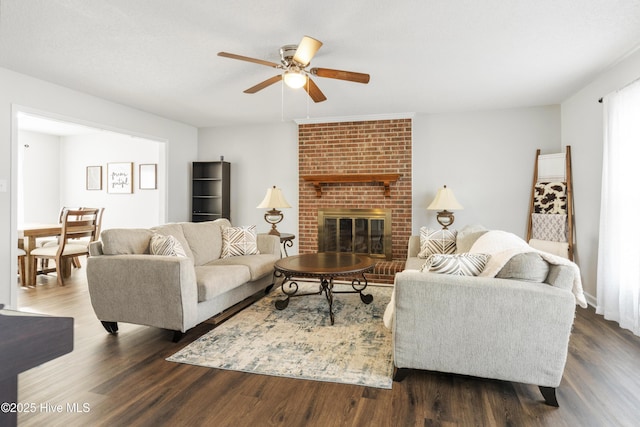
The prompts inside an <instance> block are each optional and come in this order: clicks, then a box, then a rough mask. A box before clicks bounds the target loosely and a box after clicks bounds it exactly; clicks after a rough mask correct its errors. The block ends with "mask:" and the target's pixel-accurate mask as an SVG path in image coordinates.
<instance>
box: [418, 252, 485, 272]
mask: <svg viewBox="0 0 640 427" xmlns="http://www.w3.org/2000/svg"><path fill="white" fill-rule="evenodd" d="M489 257H490V255H488V254H469V253H464V254H434V255H431V256H429V258H427V260H426V261H425V263H424V264H423V265H422V269H421V270H420V271H422V272H431V273H439V274H453V275H457V276H477V275H478V274H480V273H482V270H484V267H485V266H486V265H487V261H489Z"/></svg>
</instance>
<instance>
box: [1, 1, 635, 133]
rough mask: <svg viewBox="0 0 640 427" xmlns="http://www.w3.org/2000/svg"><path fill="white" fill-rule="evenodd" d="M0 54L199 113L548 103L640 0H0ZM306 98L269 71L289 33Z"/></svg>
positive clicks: (57, 77)
mask: <svg viewBox="0 0 640 427" xmlns="http://www.w3.org/2000/svg"><path fill="white" fill-rule="evenodd" d="M0 13H1V15H0V67H4V68H8V69H11V70H14V71H17V72H20V73H24V74H27V75H31V76H34V77H37V78H40V79H43V80H47V81H50V82H53V83H56V84H59V85H62V86H66V87H69V88H73V89H77V90H79V91H82V92H86V93H89V94H93V95H95V96H98V97H101V98H105V99H109V100H112V101H115V102H118V103H122V104H126V105H130V106H132V107H135V108H138V109H140V110H144V111H149V112H152V113H155V114H158V115H160V116H164V117H168V118H172V119H175V120H178V121H181V122H184V123H188V124H191V125H194V126H198V127H205V126H217V125H225V124H240V123H266V122H278V121H280V120H282V119H285V120H288V119H291V118H302V117H307V116H310V117H313V118H316V117H337V116H356V115H376V114H389V113H403V112H422V113H438V112H451V111H469V110H478V109H494V108H511V107H525V106H534V105H547V104H557V103H559V102H561V101H563V100H564V99H565V98H566V97H567V96H569V95H571V94H572V93H573V92H575V91H576V90H577V89H579V88H581V87H582V86H584V85H585V84H587V83H588V82H589V81H590V80H591V79H593V78H594V77H595V76H596V75H597V74H598V73H600V72H602V71H603V70H605V69H606V68H607V67H608V66H610V65H611V64H613V63H614V62H615V61H617V60H619V59H620V58H621V57H623V56H624V55H625V54H628V53H629V52H631V51H633V50H634V49H636V48H637V47H638V45H639V43H640V1H638V0H538V1H530V0H449V1H447V0H415V1H410V0H395V1H389V0H386V1H380V0H339V1H336V0H322V1H313V2H312V1H306V0H282V1H259V0H234V1H222V0H217V1H202V0H180V1H177V0H136V1H131V0H0ZM304 35H309V36H312V37H314V38H317V39H319V40H321V41H322V42H323V43H324V46H323V47H322V48H321V49H320V50H319V51H318V53H317V55H316V56H315V58H314V59H313V60H312V66H316V67H325V68H337V69H343V70H349V71H358V72H366V73H369V74H370V75H371V82H370V83H369V84H368V85H362V84H357V83H349V82H344V81H340V80H332V79H327V78H315V81H316V83H317V84H318V86H319V87H320V88H321V90H322V91H323V92H324V93H325V95H326V96H327V98H328V99H327V101H325V102H323V103H319V104H314V103H313V102H307V96H306V94H305V93H304V92H303V91H301V90H298V91H294V90H292V89H288V88H282V86H281V85H280V84H275V85H273V86H270V87H268V88H266V89H264V90H263V91H261V92H258V93H257V94H254V95H248V94H244V93H242V91H243V90H245V89H247V88H249V87H251V86H253V85H254V84H256V83H258V82H260V81H262V80H265V79H267V78H269V77H271V76H273V75H274V74H276V72H275V71H276V70H273V69H272V68H269V67H265V66H261V65H258V64H253V63H248V62H242V61H235V60H231V59H227V58H222V57H218V56H216V53H217V52H219V51H227V52H233V53H237V54H240V55H245V56H250V57H255V58H260V59H265V60H268V61H273V62H279V56H278V49H279V48H280V46H282V45H284V44H297V43H298V42H299V41H300V39H301V38H302V36H304Z"/></svg>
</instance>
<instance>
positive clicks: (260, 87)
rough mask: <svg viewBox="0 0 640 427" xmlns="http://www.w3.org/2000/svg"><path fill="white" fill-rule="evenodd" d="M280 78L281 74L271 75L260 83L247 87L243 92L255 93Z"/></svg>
mask: <svg viewBox="0 0 640 427" xmlns="http://www.w3.org/2000/svg"><path fill="white" fill-rule="evenodd" d="M280 80H282V74H278V75H277V76H273V77H271V78H270V79H267V80H265V81H263V82H261V83H258V84H257V85H255V86H252V87H250V88H249V89H247V90H245V91H244V93H256V92H258V91H259V90H262V89H264V88H265V87H268V86H271V85H272V84H274V83H277V82H279V81H280Z"/></svg>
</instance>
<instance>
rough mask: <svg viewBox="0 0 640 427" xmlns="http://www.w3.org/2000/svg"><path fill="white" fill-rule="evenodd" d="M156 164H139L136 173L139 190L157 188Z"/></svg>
mask: <svg viewBox="0 0 640 427" xmlns="http://www.w3.org/2000/svg"><path fill="white" fill-rule="evenodd" d="M157 176H158V165H157V164H155V163H152V164H141V165H140V173H139V174H138V182H139V183H140V189H141V190H155V189H157V188H158V178H157Z"/></svg>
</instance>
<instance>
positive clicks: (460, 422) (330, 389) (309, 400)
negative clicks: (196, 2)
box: [18, 268, 640, 427]
mask: <svg viewBox="0 0 640 427" xmlns="http://www.w3.org/2000/svg"><path fill="white" fill-rule="evenodd" d="M38 283H39V285H38V286H37V287H35V288H30V289H26V288H21V289H20V291H19V297H18V306H19V308H20V309H21V310H25V311H32V312H37V313H44V314H51V315H55V316H71V317H74V321H75V327H74V333H75V337H74V351H73V352H72V353H70V354H67V355H65V356H62V357H60V358H58V359H55V360H53V361H51V362H48V363H45V364H44V365H41V366H39V367H36V368H33V369H31V370H29V371H27V372H24V373H22V374H20V376H19V386H18V398H19V400H20V402H34V403H37V405H41V404H43V405H44V404H52V405H58V404H62V405H64V406H65V411H63V413H59V414H58V413H56V414H52V413H46V412H44V411H36V412H35V413H22V414H19V416H18V421H19V425H20V426H25V427H28V426H41V425H48V426H51V425H59V426H65V427H71V426H86V425H127V426H161V425H171V426H175V425H194V426H197V425H215V426H245V425H246V426H322V427H326V426H343V425H348V426H393V427H395V426H447V427H450V426H469V425H479V426H493V425H498V426H553V427H556V426H578V425H579V426H636V425H638V420H640V363H638V361H640V338H639V337H636V336H634V335H633V334H631V333H630V332H628V331H626V330H622V329H620V328H619V327H618V326H617V324H615V323H613V322H608V321H606V320H604V319H603V318H602V317H601V316H599V315H596V314H595V313H594V311H593V309H591V308H589V309H581V308H578V309H577V312H576V320H575V326H574V330H573V333H572V336H571V343H570V346H569V356H568V359H567V366H566V369H565V374H564V377H563V381H562V384H561V386H560V388H559V389H558V400H559V403H560V408H552V407H549V406H547V405H545V404H544V403H543V399H542V396H541V395H540V392H539V391H538V388H537V387H536V386H534V385H528V384H514V383H509V382H503V381H496V380H485V379H480V378H473V377H465V376H459V375H453V374H447V373H439V372H428V371H410V372H409V375H408V376H407V377H406V378H405V380H404V381H402V382H399V383H398V382H394V384H393V389H392V390H383V389H373V388H367V387H359V386H353V385H343V384H334V383H323V382H314V381H306V380H296V379H291V378H278V377H270V376H266V375H252V374H246V373H242V372H234V371H225V370H217V369H209V368H204V367H198V366H191V365H185V364H179V363H173V362H168V361H166V360H165V359H166V358H167V357H169V356H171V355H172V354H173V353H175V352H176V351H178V350H179V349H181V348H183V347H184V346H186V345H188V344H189V343H190V342H192V341H193V340H195V339H197V338H198V337H199V336H201V335H203V334H205V333H207V332H208V331H210V330H211V329H213V328H214V327H215V322H208V323H204V324H201V325H199V326H197V327H196V328H194V329H193V330H191V331H189V332H188V333H187V334H186V335H185V337H184V338H183V340H182V341H180V342H179V343H177V344H176V343H173V342H172V341H171V337H172V335H171V332H169V331H163V330H159V329H155V328H149V327H144V326H138V325H128V324H121V325H120V332H119V334H118V335H117V336H111V335H109V334H107V333H106V332H105V331H104V329H103V328H102V325H101V324H100V322H98V321H97V319H96V318H95V315H94V313H93V309H92V307H91V303H90V300H89V295H88V291H87V284H86V277H85V270H84V268H81V269H74V271H73V273H72V276H71V278H70V279H69V280H68V281H67V282H66V283H67V286H65V287H62V288H61V287H58V286H57V285H56V280H55V277H54V276H53V275H52V276H50V277H46V276H42V277H41V276H39V277H38ZM67 403H69V404H71V406H70V408H71V409H73V408H74V406H73V405H74V404H75V405H76V406H75V407H76V408H77V407H79V408H82V405H84V404H86V405H87V407H88V408H89V410H88V411H87V412H77V413H73V412H67V410H66V409H67V408H66V405H67ZM78 405H79V406H78Z"/></svg>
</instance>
